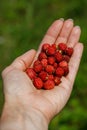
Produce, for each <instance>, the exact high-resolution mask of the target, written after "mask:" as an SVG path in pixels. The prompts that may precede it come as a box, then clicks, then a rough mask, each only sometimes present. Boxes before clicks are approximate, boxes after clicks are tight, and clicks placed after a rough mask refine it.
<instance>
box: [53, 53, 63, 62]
mask: <svg viewBox="0 0 87 130" xmlns="http://www.w3.org/2000/svg"><path fill="white" fill-rule="evenodd" d="M55 58H56V60H57V62H60V61H62V60H63V56H62V54H61V53H60V52H58V51H57V52H56V53H55Z"/></svg>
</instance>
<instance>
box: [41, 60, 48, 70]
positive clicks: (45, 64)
mask: <svg viewBox="0 0 87 130" xmlns="http://www.w3.org/2000/svg"><path fill="white" fill-rule="evenodd" d="M41 64H42V66H43V67H44V68H45V67H46V66H47V64H48V60H47V59H42V60H41Z"/></svg>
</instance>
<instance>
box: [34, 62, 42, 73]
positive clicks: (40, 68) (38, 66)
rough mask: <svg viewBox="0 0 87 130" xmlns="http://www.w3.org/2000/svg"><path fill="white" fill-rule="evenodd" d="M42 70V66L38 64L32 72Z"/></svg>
mask: <svg viewBox="0 0 87 130" xmlns="http://www.w3.org/2000/svg"><path fill="white" fill-rule="evenodd" d="M42 69H43V66H42V64H41V63H40V64H38V65H34V70H35V72H37V73H38V72H40V71H41V70H42Z"/></svg>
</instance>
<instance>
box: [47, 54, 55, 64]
mask: <svg viewBox="0 0 87 130" xmlns="http://www.w3.org/2000/svg"><path fill="white" fill-rule="evenodd" d="M54 63H55V58H54V57H53V56H51V57H48V64H50V65H53V64H54Z"/></svg>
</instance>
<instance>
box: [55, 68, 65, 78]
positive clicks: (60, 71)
mask: <svg viewBox="0 0 87 130" xmlns="http://www.w3.org/2000/svg"><path fill="white" fill-rule="evenodd" d="M56 75H57V76H58V77H62V76H63V75H64V70H63V68H61V67H58V68H57V69H56Z"/></svg>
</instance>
